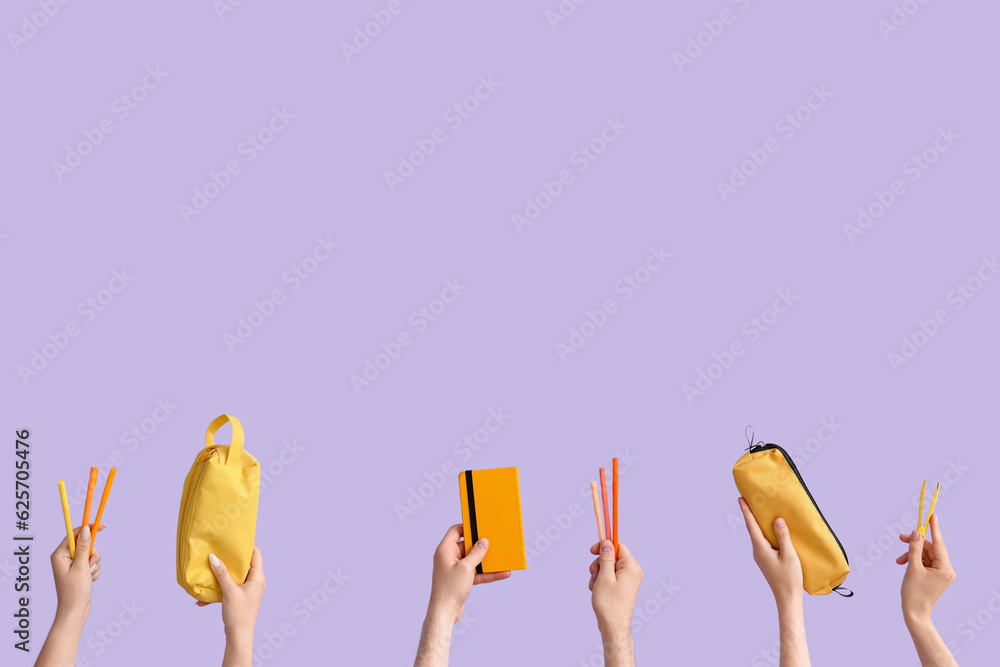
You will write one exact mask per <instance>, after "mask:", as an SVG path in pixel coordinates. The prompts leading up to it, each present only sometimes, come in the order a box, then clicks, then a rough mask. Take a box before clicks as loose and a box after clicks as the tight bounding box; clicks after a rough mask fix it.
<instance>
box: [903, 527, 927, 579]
mask: <svg viewBox="0 0 1000 667" xmlns="http://www.w3.org/2000/svg"><path fill="white" fill-rule="evenodd" d="M923 552H924V536H923V535H921V534H920V531H919V530H915V531H913V532H912V533H911V534H910V558H909V563H907V565H906V569H907V570H910V569H911V568H918V569H921V570H922V569H924V559H923V555H924V553H923Z"/></svg>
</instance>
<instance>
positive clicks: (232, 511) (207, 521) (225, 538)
mask: <svg viewBox="0 0 1000 667" xmlns="http://www.w3.org/2000/svg"><path fill="white" fill-rule="evenodd" d="M226 423H230V424H232V427H233V438H232V441H231V442H230V444H228V445H217V444H215V433H216V431H218V430H219V429H220V428H222V426H223V425H225V424H226ZM259 495H260V464H259V463H257V459H255V458H254V457H253V456H251V455H250V453H249V452H246V451H244V449H243V426H242V425H241V424H240V422H239V420H238V419H236V417H231V416H229V415H222V416H220V417H218V418H217V419H216V420H215V421H213V422H212V423H211V424H209V426H208V432H207V433H206V434H205V448H204V449H203V450H201V451H200V452H198V456H197V457H196V458H195V460H194V465H192V466H191V471H190V472H189V473H188V475H187V478H186V479H185V480H184V493H183V495H182V496H181V511H180V517H179V518H178V520H177V583H179V584H180V585H181V587H182V588H184V590H186V591H187V592H188V593H190V594H191V595H193V596H194V597H195V599H197V600H199V601H201V602H220V601H221V600H222V591H221V590H220V588H219V584H218V581H216V579H215V574H214V573H213V572H212V570H211V568H210V567H209V563H208V554H209V553H214V554H215V555H216V556H218V557H219V558H220V559H222V562H223V563H225V564H226V567H227V568H228V569H229V573H230V574H231V575H232V577H233V579H234V580H235V581H236V583H238V584H242V583H244V582H245V581H246V577H247V573H248V572H249V571H250V557H251V555H252V554H253V547H254V533H255V532H256V528H257V500H258V497H259Z"/></svg>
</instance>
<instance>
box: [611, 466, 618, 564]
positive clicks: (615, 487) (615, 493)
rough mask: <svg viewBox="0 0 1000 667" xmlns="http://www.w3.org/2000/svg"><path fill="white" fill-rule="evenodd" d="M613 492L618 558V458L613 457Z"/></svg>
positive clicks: (616, 554) (613, 533) (614, 533)
mask: <svg viewBox="0 0 1000 667" xmlns="http://www.w3.org/2000/svg"><path fill="white" fill-rule="evenodd" d="M611 493H612V495H613V496H614V501H615V509H614V512H615V514H614V519H615V527H614V530H613V531H612V535H614V537H612V538H611V539H612V541H613V542H614V543H615V558H616V559H617V558H618V459H611Z"/></svg>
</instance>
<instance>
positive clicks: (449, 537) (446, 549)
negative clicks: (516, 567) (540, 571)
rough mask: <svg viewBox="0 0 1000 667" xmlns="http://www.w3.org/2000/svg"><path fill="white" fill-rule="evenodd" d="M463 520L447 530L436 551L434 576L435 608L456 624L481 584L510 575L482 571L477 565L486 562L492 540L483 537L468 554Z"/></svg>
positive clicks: (432, 587) (433, 606) (432, 599)
mask: <svg viewBox="0 0 1000 667" xmlns="http://www.w3.org/2000/svg"><path fill="white" fill-rule="evenodd" d="M463 536H464V534H463V530H462V524H460V523H459V524H455V525H454V526H452V527H451V528H449V529H448V532H447V533H445V536H444V539H443V540H441V544H439V545H438V548H437V549H436V550H435V551H434V574H433V576H432V578H431V601H430V604H429V605H428V616H430V615H431V612H435V613H440V614H442V615H444V616H445V617H447V618H448V619H450V620H451V622H452V624H454V623H457V622H458V621H459V619H461V618H462V612H463V611H464V610H465V601H466V600H467V599H468V597H469V593H471V592H472V587H473V586H475V585H477V584H488V583H490V582H493V581H501V580H503V579H507V578H508V577H510V571H506V572H490V573H485V574H479V573H477V572H476V566H477V565H479V564H480V563H482V562H483V558H485V557H486V551H487V550H488V549H489V548H490V542H489V540H487V539H486V538H485V537H480V538H479V541H478V542H476V543H475V544H474V545H473V546H472V548H471V549H470V550H469V553H468V555H466V543H465V540H464V539H463Z"/></svg>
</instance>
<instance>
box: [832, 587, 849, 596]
mask: <svg viewBox="0 0 1000 667" xmlns="http://www.w3.org/2000/svg"><path fill="white" fill-rule="evenodd" d="M843 591H847V593H846V594H845V593H843ZM833 592H834V593H836V594H837V595H839V596H841V597H845V598H852V597H854V591H852V590H851V589H850V588H844V587H843V586H837V587H836V588H834V589H833Z"/></svg>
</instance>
